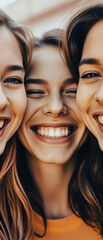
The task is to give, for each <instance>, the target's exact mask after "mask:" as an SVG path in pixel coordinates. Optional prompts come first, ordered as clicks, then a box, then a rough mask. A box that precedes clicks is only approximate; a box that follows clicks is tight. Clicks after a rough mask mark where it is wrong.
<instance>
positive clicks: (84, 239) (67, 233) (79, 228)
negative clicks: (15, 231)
mask: <svg viewBox="0 0 103 240" xmlns="http://www.w3.org/2000/svg"><path fill="white" fill-rule="evenodd" d="M34 227H35V232H36V233H38V234H41V235H42V234H43V232H44V224H43V220H42V218H41V217H40V216H39V215H38V214H37V213H35V212H34ZM39 239H43V240H101V239H103V238H102V237H101V236H100V235H98V233H97V232H95V231H94V230H93V229H92V228H91V227H89V226H88V225H87V224H85V223H84V222H83V221H82V220H81V219H80V218H78V217H77V216H75V215H74V214H73V215H72V216H70V217H67V218H63V219H53V220H51V219H47V230H46V235H45V236H44V237H43V238H38V237H36V236H34V238H33V240H39Z"/></svg>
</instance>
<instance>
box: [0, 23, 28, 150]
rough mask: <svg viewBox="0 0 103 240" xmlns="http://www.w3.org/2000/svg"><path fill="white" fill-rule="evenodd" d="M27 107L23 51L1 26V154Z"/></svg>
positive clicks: (7, 30) (9, 32) (11, 35)
mask: <svg viewBox="0 0 103 240" xmlns="http://www.w3.org/2000/svg"><path fill="white" fill-rule="evenodd" d="M25 107H26V94H25V88H24V68H23V59H22V54H21V50H20V47H19V45H18V42H17V40H16V38H15V37H14V35H13V34H12V32H11V31H10V30H9V29H8V28H7V27H5V26H0V154H2V153H3V151H4V149H5V146H6V143H7V141H8V140H9V139H10V138H11V137H12V135H13V134H14V133H15V131H16V130H17V128H18V127H19V125H20V123H21V120H22V117H23V114H24V111H25Z"/></svg>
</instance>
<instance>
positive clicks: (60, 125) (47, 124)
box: [31, 123, 77, 128]
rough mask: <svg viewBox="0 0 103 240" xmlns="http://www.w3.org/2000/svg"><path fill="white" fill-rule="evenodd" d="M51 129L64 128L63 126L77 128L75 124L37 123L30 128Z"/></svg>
mask: <svg viewBox="0 0 103 240" xmlns="http://www.w3.org/2000/svg"><path fill="white" fill-rule="evenodd" d="M39 126H40V127H41V126H42V127H53V128H57V127H65V126H68V127H69V126H74V127H77V125H76V124H73V123H56V124H54V123H39V124H32V125H31V127H39Z"/></svg>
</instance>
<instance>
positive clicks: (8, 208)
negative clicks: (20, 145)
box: [0, 10, 33, 240]
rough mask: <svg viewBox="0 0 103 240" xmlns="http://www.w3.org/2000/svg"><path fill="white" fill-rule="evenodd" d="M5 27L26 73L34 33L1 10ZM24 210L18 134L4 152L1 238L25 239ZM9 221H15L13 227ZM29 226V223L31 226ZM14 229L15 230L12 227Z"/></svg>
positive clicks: (0, 188) (1, 160) (0, 161)
mask: <svg viewBox="0 0 103 240" xmlns="http://www.w3.org/2000/svg"><path fill="white" fill-rule="evenodd" d="M1 25H2V26H6V27H7V28H8V29H9V30H10V31H11V32H12V33H13V34H14V36H15V38H16V39H17V41H18V44H19V47H20V50H21V53H22V58H23V66H24V69H25V71H27V69H28V67H29V64H30V60H31V56H32V48H33V41H32V34H31V33H30V31H29V30H28V29H26V28H23V27H21V26H19V25H17V24H16V23H15V22H14V21H13V20H12V19H11V18H9V16H7V14H6V13H5V12H3V11H2V10H0V26H1ZM14 192H15V193H16V194H14ZM21 208H23V211H24V213H26V212H28V211H29V212H30V210H28V209H29V204H28V199H27V197H26V195H25V193H24V191H23V189H22V186H21V184H20V181H19V178H18V174H17V168H16V139H15V135H14V136H13V137H12V138H11V139H10V140H9V141H8V143H7V145H6V148H5V151H4V153H3V154H2V155H1V156H0V239H15V240H16V239H18V238H19V239H22V236H23V233H22V232H23V230H22V225H21V229H19V228H18V229H19V230H18V231H17V226H18V225H19V224H21V219H22V216H21ZM25 209H26V210H25ZM8 215H9V218H8ZM9 219H12V221H13V224H12V225H11V223H10V222H9ZM14 222H15V223H14ZM29 224H30V223H29V222H28V226H29ZM11 226H12V228H10V227H11ZM12 233H13V235H12ZM12 236H13V237H12ZM18 236H19V237H18ZM25 239H26V238H25Z"/></svg>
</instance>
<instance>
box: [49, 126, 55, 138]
mask: <svg viewBox="0 0 103 240" xmlns="http://www.w3.org/2000/svg"><path fill="white" fill-rule="evenodd" d="M54 135H55V133H54V129H53V128H50V129H49V136H50V137H54Z"/></svg>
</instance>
